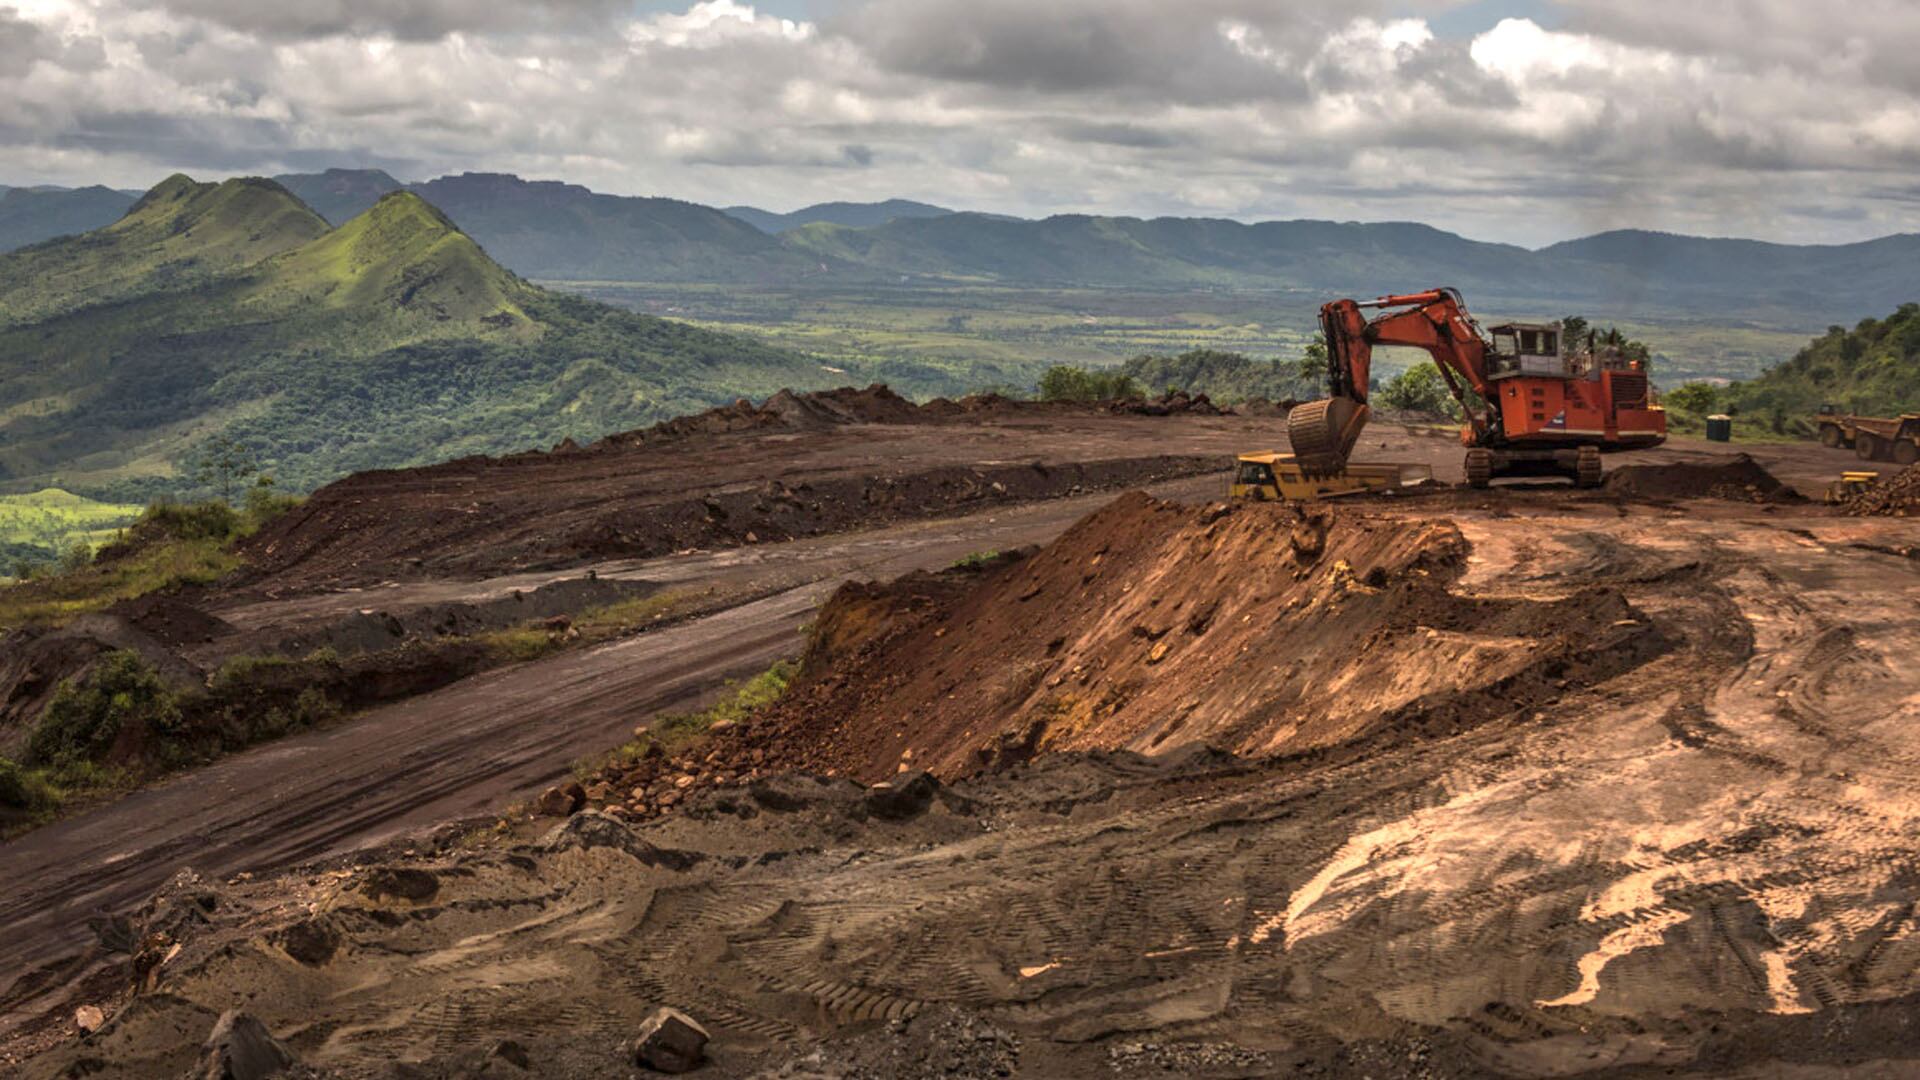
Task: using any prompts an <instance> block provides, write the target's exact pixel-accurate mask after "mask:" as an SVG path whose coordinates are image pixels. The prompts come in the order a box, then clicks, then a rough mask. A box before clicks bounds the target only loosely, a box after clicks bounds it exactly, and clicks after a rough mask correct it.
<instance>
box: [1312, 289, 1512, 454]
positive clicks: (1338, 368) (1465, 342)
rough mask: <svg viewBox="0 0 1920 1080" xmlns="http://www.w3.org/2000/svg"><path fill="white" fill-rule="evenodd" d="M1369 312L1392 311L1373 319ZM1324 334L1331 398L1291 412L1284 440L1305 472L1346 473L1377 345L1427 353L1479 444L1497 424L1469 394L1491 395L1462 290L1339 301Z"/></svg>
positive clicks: (1362, 423) (1481, 345) (1362, 422)
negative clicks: (1421, 350)
mask: <svg viewBox="0 0 1920 1080" xmlns="http://www.w3.org/2000/svg"><path fill="white" fill-rule="evenodd" d="M1368 308H1384V309H1387V310H1386V311H1385V312H1384V313H1383V314H1380V315H1378V316H1375V317H1374V318H1372V319H1368V318H1367V315H1366V309H1368ZM1320 329H1321V331H1322V332H1323V333H1324V334H1325V335H1326V339H1327V390H1328V395H1329V396H1328V397H1327V398H1326V399H1325V400H1322V401H1313V402H1308V403H1307V404H1305V405H1301V406H1299V407H1298V408H1295V409H1294V410H1293V411H1292V412H1290V413H1288V414H1287V438H1288V440H1289V441H1290V442H1291V443H1292V445H1293V453H1294V458H1295V460H1296V461H1297V462H1298V463H1299V465H1300V468H1301V469H1302V471H1304V472H1305V473H1306V474H1307V475H1309V476H1328V475H1332V474H1334V473H1338V472H1340V471H1341V470H1343V469H1345V468H1346V465H1347V458H1348V457H1349V456H1350V455H1351V454H1352V453H1353V447H1354V444H1355V443H1357V442H1358V441H1359V439H1360V432H1361V430H1362V429H1364V428H1365V427H1366V425H1367V418H1368V417H1369V416H1370V415H1371V412H1372V410H1371V409H1370V407H1369V406H1368V404H1367V395H1368V391H1367V383H1368V381H1369V379H1370V378H1371V375H1372V368H1373V349H1374V346H1376V345H1404V346H1409V347H1412V348H1417V349H1424V350H1426V352H1427V354H1428V355H1429V356H1432V357H1433V360H1434V363H1435V364H1436V365H1437V366H1438V367H1439V369H1440V376H1441V378H1442V379H1444V380H1445V381H1446V384H1447V389H1448V391H1449V392H1451V393H1452V394H1453V397H1454V400H1456V401H1458V402H1459V403H1460V407H1461V408H1462V409H1463V410H1465V412H1466V415H1467V423H1468V426H1469V428H1470V430H1471V431H1472V441H1473V442H1474V443H1475V444H1479V443H1481V442H1484V441H1485V440H1486V438H1487V436H1488V433H1489V430H1490V426H1491V425H1492V424H1493V423H1496V422H1497V417H1495V416H1494V415H1493V414H1491V413H1489V412H1487V411H1485V410H1483V409H1480V408H1476V407H1475V404H1474V401H1473V399H1472V398H1471V397H1470V396H1469V394H1468V391H1472V392H1473V393H1474V394H1477V395H1479V397H1480V398H1481V399H1482V400H1485V399H1486V398H1487V397H1488V396H1489V384H1488V381H1487V375H1488V366H1487V352H1488V349H1487V341H1486V338H1485V337H1484V336H1482V334H1481V332H1480V326H1479V324H1478V323H1476V322H1475V321H1474V319H1473V316H1472V315H1470V314H1468V312H1467V308H1466V304H1465V303H1464V302H1462V301H1461V299H1460V293H1459V292H1458V291H1456V290H1454V289H1448V288H1439V289H1432V290H1429V291H1427V292H1419V293H1407V294H1405V295H1400V296H1383V297H1381V298H1379V299H1378V300H1366V301H1359V300H1335V301H1333V302H1331V303H1329V304H1326V305H1324V306H1322V307H1321V308H1320Z"/></svg>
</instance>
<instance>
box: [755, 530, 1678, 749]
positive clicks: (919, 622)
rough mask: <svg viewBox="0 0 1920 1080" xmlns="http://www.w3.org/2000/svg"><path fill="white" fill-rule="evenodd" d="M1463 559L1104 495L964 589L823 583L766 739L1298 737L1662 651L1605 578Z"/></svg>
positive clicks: (1550, 691)
mask: <svg viewBox="0 0 1920 1080" xmlns="http://www.w3.org/2000/svg"><path fill="white" fill-rule="evenodd" d="M1466 554H1467V545H1466V543H1465V541H1464V540H1463V539H1462V537H1461V535H1460V533H1459V531H1458V530H1457V529H1456V528H1455V527H1454V526H1453V525H1452V524H1451V523H1448V522H1445V521H1432V520H1424V519H1419V518H1408V517H1403V516H1397V515H1372V514H1369V513H1367V512H1365V511H1355V510H1350V509H1347V508H1344V507H1343V508H1339V509H1333V508H1312V509H1301V508H1299V507H1295V506H1277V505H1264V504H1245V505H1238V506H1235V505H1230V504H1225V503H1221V504H1215V505H1212V506H1207V507H1193V506H1181V505H1177V504H1171V503H1164V502H1158V501H1155V500H1153V499H1150V498H1147V497H1146V496H1143V495H1138V494H1134V495H1128V496H1124V497H1122V498H1121V499H1119V500H1116V501H1115V502H1114V503H1112V504H1111V505H1109V506H1108V507H1106V508H1105V509H1103V510H1101V511H1100V512H1099V513H1097V514H1094V515H1093V516H1091V517H1089V518H1087V519H1086V520H1084V521H1082V522H1081V523H1080V524H1078V525H1076V526H1075V527H1074V528H1073V529H1072V530H1070V531H1069V532H1068V533H1067V534H1066V535H1065V536H1063V537H1061V538H1060V539H1059V540H1058V541H1056V542H1055V543H1053V544H1051V545H1049V546H1048V547H1047V548H1046V549H1045V550H1043V551H1040V552H1038V553H1037V554H1035V555H1033V556H1032V557H1030V558H1027V559H1024V560H1021V561H1019V562H1017V563H1013V564H1011V565H1008V566H1005V567H1002V568H998V569H995V570H993V571H991V572H990V573H989V574H988V575H987V576H986V580H984V581H982V582H980V583H978V584H977V585H975V586H974V587H972V588H969V589H967V590H966V591H965V592H964V594H963V595H958V596H953V597H950V598H943V597H941V596H940V593H941V592H942V591H943V590H941V589H939V588H938V587H937V586H935V587H929V585H930V583H928V582H923V581H916V580H908V581H902V582H897V583H895V584H893V585H889V586H858V585H850V586H846V587H844V588H843V590H842V592H841V594H840V595H839V596H837V597H836V598H835V599H834V600H833V601H832V602H830V603H828V605H827V606H826V607H825V608H824V609H823V610H822V612H821V615H820V619H819V627H820V630H821V632H820V634H818V635H816V638H815V645H814V648H813V649H812V650H811V651H810V653H809V657H808V677H807V679H806V681H805V682H804V684H803V685H802V687H801V688H799V689H798V690H796V691H795V692H794V693H793V694H791V695H790V696H789V698H788V699H787V700H786V701H785V702H783V703H782V704H781V705H780V706H779V707H778V708H776V709H775V710H774V713H773V714H772V715H771V716H770V717H768V718H767V720H766V722H765V724H764V727H765V728H766V730H767V735H766V739H767V741H768V745H769V748H770V749H771V748H773V747H793V748H804V749H802V750H800V751H799V753H800V755H801V756H799V757H797V759H796V760H794V761H793V762H792V764H795V765H804V766H806V767H810V768H816V769H826V768H834V769H838V770H841V771H843V772H845V773H847V774H849V775H853V776H857V777H861V778H864V779H867V780H878V779H883V778H885V776H887V775H888V774H890V773H892V772H893V771H894V769H895V767H896V765H897V763H899V762H901V761H907V762H911V763H912V764H913V765H914V766H915V767H920V768H928V769H933V770H935V771H936V772H939V773H941V774H943V775H949V776H951V775H960V774H964V773H967V772H970V771H972V770H974V769H976V768H979V767H981V766H983V765H987V764H991V763H994V762H998V761H1002V760H1004V759H1006V758H1007V757H1008V756H1009V755H1012V756H1015V757H1020V758H1025V757H1031V756H1032V755H1033V754H1035V753H1039V752H1045V751H1054V750H1078V749H1129V750H1136V751H1140V752H1150V751H1153V750H1156V749H1159V748H1162V747H1163V746H1177V745H1180V744H1183V743H1189V742H1203V743H1206V744H1208V745H1212V746H1215V747H1218V748H1220V749H1223V750H1226V751H1229V752H1232V753H1236V754H1243V755H1253V756H1260V755H1268V754H1276V753H1299V752H1302V751H1306V750H1310V749H1314V748H1317V747H1324V746H1329V745H1332V744H1335V743H1340V742H1346V741H1349V740H1353V739H1357V738H1360V737H1362V736H1364V735H1367V734H1370V733H1373V732H1375V731H1378V730H1390V731H1392V732H1395V733H1397V734H1399V735H1402V736H1412V735H1415V734H1420V733H1451V732H1453V731H1456V730H1459V729H1461V728H1463V727H1465V726H1468V725H1471V724H1474V723H1476V722H1479V721H1480V720H1482V719H1484V718H1485V717H1487V716H1489V715H1504V714H1508V713H1511V712H1514V711H1516V710H1523V709H1528V708H1531V707H1534V706H1535V705H1538V704H1541V703H1544V702H1546V701H1549V700H1552V699H1555V698H1557V697H1559V696H1560V695H1561V694H1562V693H1564V692H1566V690H1567V689H1568V688H1569V687H1572V686H1576V685H1579V686H1585V685H1591V684H1592V683H1593V682H1595V681H1598V680H1602V679H1605V678H1609V677H1611V676H1613V675H1617V674H1619V673H1620V672H1621V671H1624V670H1626V669H1629V668H1631V667H1634V666H1637V665H1638V664H1640V663H1643V662H1644V661H1645V660H1646V659H1648V658H1649V657H1650V656H1652V655H1655V654H1656V653H1657V652H1658V651H1659V650H1660V649H1661V648H1662V643H1661V641H1660V640H1659V636H1658V635H1657V634H1656V633H1654V632H1653V630H1652V628H1651V627H1650V626H1649V624H1648V622H1647V621H1646V620H1645V619H1643V618H1641V617H1640V616H1639V614H1638V613H1637V612H1635V611H1634V610H1633V609H1632V607H1631V606H1630V605H1629V604H1628V603H1627V602H1626V600H1625V598H1624V597H1623V596H1622V594H1621V593H1620V592H1619V590H1617V589H1611V588H1606V587H1595V588H1591V589H1583V590H1579V591H1576V592H1574V593H1572V594H1570V595H1568V596H1565V597H1562V598H1558V599H1554V600H1550V601H1539V600H1531V599H1524V598H1490V597H1465V596H1460V595H1457V594H1455V593H1453V592H1452V591H1451V589H1450V586H1451V583H1452V581H1453V579H1454V578H1455V577H1456V576H1457V575H1458V573H1459V572H1460V570H1461V568H1462V566H1463V564H1464V560H1465V558H1466ZM943 599H944V600H945V602H942V601H943Z"/></svg>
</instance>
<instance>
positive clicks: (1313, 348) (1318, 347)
mask: <svg viewBox="0 0 1920 1080" xmlns="http://www.w3.org/2000/svg"><path fill="white" fill-rule="evenodd" d="M1300 377H1301V378H1302V379H1304V380H1306V381H1307V382H1308V383H1318V382H1319V381H1320V380H1322V379H1324V378H1326V377H1327V335H1325V334H1315V335H1313V340H1312V341H1309V342H1307V347H1306V349H1305V350H1304V351H1302V352H1301V354H1300Z"/></svg>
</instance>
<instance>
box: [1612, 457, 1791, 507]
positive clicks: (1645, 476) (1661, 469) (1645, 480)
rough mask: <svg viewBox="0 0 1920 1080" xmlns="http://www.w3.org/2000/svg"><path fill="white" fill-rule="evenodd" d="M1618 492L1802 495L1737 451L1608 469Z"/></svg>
mask: <svg viewBox="0 0 1920 1080" xmlns="http://www.w3.org/2000/svg"><path fill="white" fill-rule="evenodd" d="M1606 488H1607V490H1608V491H1609V492H1612V493H1614V494H1616V495H1636V496H1640V497H1642V498H1649V499H1730V500H1732V501H1734V502H1797V501H1799V499H1800V496H1799V495H1797V494H1795V493H1794V490H1793V489H1792V488H1790V487H1787V486H1786V485H1785V484H1782V483H1781V482H1780V481H1779V480H1778V479H1777V478H1776V477H1775V476H1774V475H1773V474H1772V473H1770V472H1768V471H1767V470H1766V467H1765V466H1763V465H1761V464H1760V463H1759V462H1757V461H1755V460H1753V458H1751V457H1748V456H1747V455H1746V454H1735V455H1733V456H1732V457H1727V458H1720V459H1718V460H1715V461H1712V462H1710V463H1705V464H1694V463H1691V462H1682V463H1676V464H1671V465H1627V466H1624V467H1622V468H1618V469H1614V470H1612V471H1611V472H1609V473H1607V480H1606Z"/></svg>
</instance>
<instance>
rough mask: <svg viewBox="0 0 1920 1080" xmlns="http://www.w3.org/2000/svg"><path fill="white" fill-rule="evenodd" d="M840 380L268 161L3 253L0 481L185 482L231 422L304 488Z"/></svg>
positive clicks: (419, 204) (413, 198) (407, 195)
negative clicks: (315, 186)
mask: <svg viewBox="0 0 1920 1080" xmlns="http://www.w3.org/2000/svg"><path fill="white" fill-rule="evenodd" d="M741 228H747V226H745V225H741ZM836 378H838V376H835V375H833V374H829V373H827V372H825V371H824V370H823V369H822V368H821V367H820V366H819V365H818V363H817V362H815V361H813V360H812V359H811V358H808V357H805V356H802V355H800V354H798V353H794V352H791V351H787V350H783V349H779V348H775V347H772V346H768V345H764V344H760V343H757V342H754V341H751V340H747V339H743V338H736V337H732V336H729V335H724V334H719V333H714V332H710V331H706V330H701V329H697V328H694V327H689V326H686V325H683V324H680V323H675V322H670V321H667V320H663V319H656V318H652V317H649V316H645V315H640V314H636V313H633V312H629V311H625V310H622V309H618V308H613V307H609V306H607V305H604V304H599V303H595V302H593V301H590V300H586V299H584V298H581V297H576V296H569V295H565V294H559V293H553V292H550V291H548V290H545V289H542V288H539V287H537V286H535V285H532V284H530V283H529V282H527V281H526V280H524V279H523V278H521V277H520V276H518V275H516V274H514V273H512V272H510V271H508V270H506V269H504V268H503V267H501V266H500V265H499V264H497V263H496V262H494V261H493V260H492V259H490V258H489V257H488V256H487V255H486V253H485V252H483V251H482V250H481V248H480V246H479V245H478V244H476V243H474V241H473V240H472V239H471V238H469V237H468V236H467V235H466V234H465V233H464V232H462V231H461V230H460V229H459V228H457V227H456V226H455V225H454V223H453V222H452V221H451V220H450V219H449V218H448V217H447V215H446V214H444V213H442V212H441V211H440V210H439V209H437V208H435V207H434V206H433V205H431V204H430V203H428V202H427V201H426V200H425V199H422V198H421V197H420V196H418V195H416V194H414V193H413V192H411V191H405V190H399V191H392V192H389V193H387V194H385V195H383V196H381V197H380V198H379V200H378V201H377V202H375V203H374V204H373V205H372V206H371V207H370V208H368V209H367V210H365V211H364V212H362V213H361V214H359V215H358V216H355V217H353V218H351V219H349V220H347V221H346V222H344V223H343V224H341V225H339V226H338V227H334V226H331V225H329V224H328V222H327V221H325V220H324V219H323V218H321V217H320V216H319V215H318V214H316V213H315V212H314V211H313V210H312V209H310V208H309V207H308V206H306V205H305V204H304V203H302V202H301V201H300V200H299V199H298V198H296V197H295V196H294V195H293V194H292V193H291V192H290V191H288V190H287V189H286V188H285V187H283V186H282V185H280V184H278V183H275V182H274V181H271V180H266V179H259V178H254V179H239V180H228V181H226V182H224V183H217V184H212V183H196V182H195V181H193V180H191V179H189V178H187V177H184V176H175V177H171V178H169V179H167V180H166V181H163V182H162V183H161V184H159V185H158V186H156V187H155V188H154V189H153V190H152V191H150V192H148V193H146V194H145V195H144V196H142V197H141V198H140V200H139V201H138V202H137V203H135V204H134V205H133V207H132V208H131V209H130V210H129V211H128V212H127V213H126V215H125V216H123V217H122V218H120V219H119V220H118V221H116V222H114V223H113V224H111V225H108V226H107V227H105V228H102V229H98V230H95V231H93V232H89V233H85V234H82V235H79V236H73V237H67V238H64V239H59V240H54V241H49V242H46V243H42V244H38V245H35V246H32V247H29V248H26V249H24V250H21V251H17V252H14V253H12V254H10V255H5V256H0V402H4V403H5V407H4V409H0V490H14V491H17V490H34V489H38V488H41V487H50V486H58V487H64V488H66V489H68V490H79V491H85V492H88V493H103V494H109V495H115V496H118V497H121V498H132V497H146V496H151V495H154V494H161V493H173V492H179V491H180V490H182V489H183V488H191V487H192V482H191V481H190V480H189V479H186V478H185V477H186V475H187V474H188V473H189V472H190V465H191V463H192V461H193V460H194V459H195V457H196V456H197V455H198V454H199V452H200V451H201V450H202V449H203V448H204V447H205V445H206V444H207V440H208V439H209V438H210V437H212V436H214V435H216V434H224V435H227V436H230V437H232V438H235V439H238V440H240V441H241V442H242V443H244V444H246V445H247V446H248V447H250V448H251V449H252V450H253V451H254V452H255V453H256V454H257V456H258V458H259V461H260V464H261V465H262V466H263V467H264V468H266V469H267V470H268V471H269V472H271V473H273V474H274V475H275V476H276V477H277V478H278V480H279V481H280V482H281V483H282V484H283V485H286V486H290V487H292V488H295V489H304V488H307V487H311V486H314V485H316V484H319V483H322V482H324V481H326V480H330V479H333V478H334V477H336V476H339V475H342V474H344V473H346V472H349V471H354V470H358V469H366V468H376V467H385V466H396V465H405V464H412V463H420V462H426V461H434V460H442V459H444V458H446V457H448V456H456V455H459V454H463V453H476V452H490V453H492V452H507V451H517V450H522V449H525V448H526V447H528V446H536V445H543V444H546V443H551V442H553V441H555V440H557V439H559V438H561V437H563V436H564V437H573V438H576V439H580V440H585V439H588V438H592V437H595V436H598V435H601V434H604V433H607V432H610V431H615V430H623V429H627V428H632V427H636V426H640V425H642V424H645V423H648V422H651V421H653V420H657V419H661V418H664V417H666V416H670V415H676V414H679V413H683V412H687V411H691V410H697V409H700V408H705V407H708V406H711V405H714V404H718V403H722V402H725V401H730V400H733V399H734V398H735V397H737V396H739V395H741V394H765V393H772V392H773V391H774V390H777V389H779V388H780V387H782V386H795V387H814V386H821V385H825V384H827V383H829V382H832V381H835V380H836Z"/></svg>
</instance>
